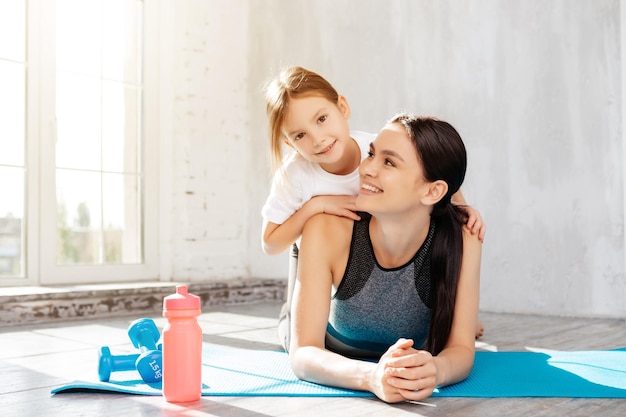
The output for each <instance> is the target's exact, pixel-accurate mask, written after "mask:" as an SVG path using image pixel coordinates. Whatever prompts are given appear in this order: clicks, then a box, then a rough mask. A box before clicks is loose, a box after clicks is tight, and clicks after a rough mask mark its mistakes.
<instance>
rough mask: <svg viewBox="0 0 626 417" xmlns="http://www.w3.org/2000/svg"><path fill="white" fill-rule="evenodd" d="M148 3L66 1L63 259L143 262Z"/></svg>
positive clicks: (60, 187)
mask: <svg viewBox="0 0 626 417" xmlns="http://www.w3.org/2000/svg"><path fill="white" fill-rule="evenodd" d="M141 7H142V6H141V1H137V0H100V1H95V0H94V1H89V2H85V1H83V0H59V2H58V8H57V14H56V19H57V42H58V44H57V61H56V62H57V72H56V80H57V88H56V94H57V95H56V118H57V140H56V152H55V155H56V167H57V169H56V173H57V177H56V181H57V189H56V190H57V205H58V206H57V213H58V219H57V264H59V265H72V264H82V265H85V264H92V265H102V264H139V263H142V262H143V241H142V237H143V230H142V227H143V217H142V216H143V199H142V197H143V196H142V193H141V184H142V172H141V167H142V162H141V156H140V155H141V153H140V150H141V142H140V135H141V115H142V111H141V93H142V86H141V59H140V57H141V53H142V51H141V37H140V34H141V13H142V10H141ZM76 16H80V17H81V18H80V19H76ZM78 38H80V39H78Z"/></svg>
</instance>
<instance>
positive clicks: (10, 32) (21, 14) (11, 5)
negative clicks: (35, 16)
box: [0, 0, 26, 91]
mask: <svg viewBox="0 0 626 417" xmlns="http://www.w3.org/2000/svg"><path fill="white" fill-rule="evenodd" d="M0 39H1V40H2V41H0V58H4V59H10V60H12V61H19V62H24V60H25V59H26V58H25V55H26V47H25V45H26V0H0ZM9 40H10V41H9ZM0 91H2V90H0Z"/></svg>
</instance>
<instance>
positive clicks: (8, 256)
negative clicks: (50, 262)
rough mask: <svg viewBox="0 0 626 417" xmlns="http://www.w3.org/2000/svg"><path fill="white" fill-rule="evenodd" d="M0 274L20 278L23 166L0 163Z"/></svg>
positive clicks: (22, 272)
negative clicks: (0, 196)
mask: <svg viewBox="0 0 626 417" xmlns="http://www.w3.org/2000/svg"><path fill="white" fill-rule="evenodd" d="M0 184H2V198H0V277H23V276H24V267H23V258H22V254H23V253H24V231H25V227H24V223H25V222H24V169H23V168H15V167H2V166H0Z"/></svg>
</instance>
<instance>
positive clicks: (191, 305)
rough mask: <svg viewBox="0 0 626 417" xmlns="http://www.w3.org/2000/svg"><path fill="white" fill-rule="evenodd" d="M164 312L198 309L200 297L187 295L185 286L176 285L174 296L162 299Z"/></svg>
mask: <svg viewBox="0 0 626 417" xmlns="http://www.w3.org/2000/svg"><path fill="white" fill-rule="evenodd" d="M163 308H164V309H165V310H193V309H199V308H200V297H198V296H197V295H193V294H189V292H188V290H187V286H186V285H177V286H176V294H172V295H168V296H167V297H165V298H164V299H163Z"/></svg>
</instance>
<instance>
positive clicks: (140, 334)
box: [128, 319, 163, 382]
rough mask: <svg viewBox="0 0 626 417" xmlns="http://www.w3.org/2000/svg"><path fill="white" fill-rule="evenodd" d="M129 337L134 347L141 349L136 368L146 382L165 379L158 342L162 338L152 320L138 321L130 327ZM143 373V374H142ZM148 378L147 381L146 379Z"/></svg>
mask: <svg viewBox="0 0 626 417" xmlns="http://www.w3.org/2000/svg"><path fill="white" fill-rule="evenodd" d="M128 337H129V338H130V340H131V341H132V342H133V346H135V347H136V348H138V349H139V352H140V354H139V357H138V358H137V360H136V361H135V366H136V367H137V370H138V371H139V373H140V374H142V378H143V379H144V381H146V382H157V381H160V380H161V378H162V377H163V353H162V352H161V351H160V350H159V349H158V348H157V345H156V344H157V342H158V341H159V339H160V338H161V335H160V333H159V329H158V328H157V327H156V324H154V321H153V320H151V319H138V320H135V321H134V322H132V323H131V324H130V326H128ZM142 372H143V373H142ZM144 374H145V375H146V376H147V375H149V374H151V377H148V379H150V381H147V380H146V378H145V377H144Z"/></svg>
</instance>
